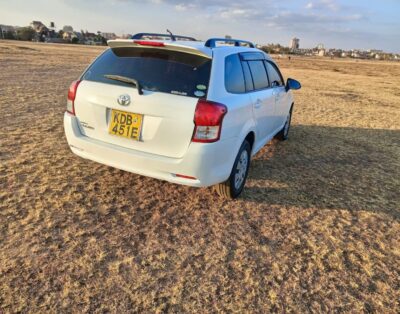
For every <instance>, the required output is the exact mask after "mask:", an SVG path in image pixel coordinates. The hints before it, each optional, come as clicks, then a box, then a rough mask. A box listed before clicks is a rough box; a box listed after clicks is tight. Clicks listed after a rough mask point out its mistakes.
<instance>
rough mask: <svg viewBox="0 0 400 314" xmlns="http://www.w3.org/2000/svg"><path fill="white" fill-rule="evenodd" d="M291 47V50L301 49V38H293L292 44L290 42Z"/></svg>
mask: <svg viewBox="0 0 400 314" xmlns="http://www.w3.org/2000/svg"><path fill="white" fill-rule="evenodd" d="M289 48H290V49H291V50H296V49H299V48H300V39H298V38H296V37H295V38H292V40H291V41H290V44H289Z"/></svg>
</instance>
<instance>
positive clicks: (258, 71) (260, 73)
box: [248, 60, 269, 90]
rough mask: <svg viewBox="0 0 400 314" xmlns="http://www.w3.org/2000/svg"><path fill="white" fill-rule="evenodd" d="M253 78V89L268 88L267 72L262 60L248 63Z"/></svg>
mask: <svg viewBox="0 0 400 314" xmlns="http://www.w3.org/2000/svg"><path fill="white" fill-rule="evenodd" d="M248 63H249V66H250V70H251V74H252V76H253V83H254V89H255V90H257V89H263V88H267V87H268V86H269V82H268V76H267V71H266V70H265V67H264V62H263V61H262V60H254V61H248Z"/></svg>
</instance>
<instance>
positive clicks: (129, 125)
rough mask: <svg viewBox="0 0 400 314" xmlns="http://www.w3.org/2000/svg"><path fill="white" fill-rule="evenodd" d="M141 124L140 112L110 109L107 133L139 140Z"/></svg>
mask: <svg viewBox="0 0 400 314" xmlns="http://www.w3.org/2000/svg"><path fill="white" fill-rule="evenodd" d="M142 124H143V115H142V114H137V113H130V112H125V111H119V110H115V109H112V110H111V120H110V127H109V129H108V133H110V134H112V135H117V136H121V137H126V138H129V139H132V140H135V141H139V140H140V134H141V131H142Z"/></svg>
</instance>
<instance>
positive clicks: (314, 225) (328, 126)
mask: <svg viewBox="0 0 400 314" xmlns="http://www.w3.org/2000/svg"><path fill="white" fill-rule="evenodd" d="M102 49H103V48H95V47H81V46H79V47H78V46H63V45H48V44H30V43H22V42H11V41H10V42H4V41H1V42H0V69H1V71H0V125H1V128H0V312H19V311H21V312H55V311H57V312H59V311H62V312H83V311H85V312H109V311H110V312H119V313H121V312H127V311H137V312H149V311H150V312H163V311H165V312H194V313H202V312H268V311H274V312H309V311H312V312H330V311H334V312H363V311H364V312H377V313H383V312H385V313H390V312H392V313H396V312H397V311H398V309H399V300H400V279H399V278H400V222H399V218H400V215H399V209H400V197H399V191H400V92H399V86H400V64H398V63H385V62H361V61H360V62H356V61H350V60H349V61H348V60H333V61H332V60H327V59H315V58H294V59H292V60H291V61H289V60H287V59H281V60H278V62H279V63H280V64H281V66H282V68H283V72H284V74H285V76H290V77H294V78H297V79H299V80H300V81H301V82H302V83H303V89H302V90H301V91H299V92H298V93H296V95H295V96H296V107H295V113H294V121H293V128H292V130H291V137H290V140H289V141H287V142H285V143H277V142H273V143H270V144H269V145H268V146H267V147H265V148H264V149H263V150H262V151H261V152H260V153H258V154H257V155H256V156H255V158H254V160H253V161H252V165H251V171H250V176H249V179H248V183H247V186H246V190H245V192H244V193H243V196H242V198H241V199H239V200H238V201H235V202H228V201H221V200H220V199H218V197H216V196H215V194H214V193H212V191H210V189H195V188H188V187H184V186H177V185H173V184H169V183H166V182H161V181H158V180H154V179H150V178H145V177H141V176H138V175H134V174H130V173H127V172H123V171H119V170H116V169H113V168H109V167H106V166H103V165H100V164H96V163H94V162H90V161H86V160H83V159H81V158H79V157H76V156H74V155H73V154H72V153H71V152H70V150H69V148H68V145H67V143H66V140H65V138H64V133H63V124H62V117H63V112H64V109H65V104H66V100H65V98H66V91H67V88H68V86H69V83H70V82H71V81H72V80H73V79H75V78H76V77H77V76H78V75H79V74H80V73H81V71H82V70H83V69H84V68H85V66H86V65H87V64H88V63H89V62H90V61H91V60H92V59H93V58H94V57H95V56H96V55H97V54H98V53H99V52H100V51H101V50H102Z"/></svg>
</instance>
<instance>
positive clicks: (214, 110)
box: [192, 99, 228, 143]
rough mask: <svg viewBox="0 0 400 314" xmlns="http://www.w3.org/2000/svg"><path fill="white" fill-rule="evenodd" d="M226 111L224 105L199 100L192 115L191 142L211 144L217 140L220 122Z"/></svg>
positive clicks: (219, 133)
mask: <svg viewBox="0 0 400 314" xmlns="http://www.w3.org/2000/svg"><path fill="white" fill-rule="evenodd" d="M227 112H228V109H227V108H226V106H225V105H223V104H220V103H217V102H213V101H207V100H204V99H199V101H198V102H197V106H196V111H195V113H194V124H195V129H194V133H193V138H192V142H199V143H212V142H216V141H218V140H219V138H220V135H221V127H222V120H223V119H224V116H225V114H226V113H227Z"/></svg>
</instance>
